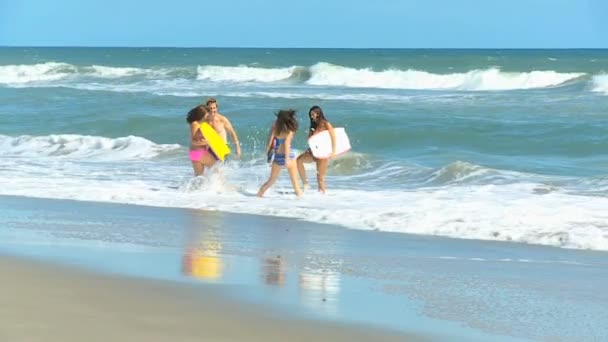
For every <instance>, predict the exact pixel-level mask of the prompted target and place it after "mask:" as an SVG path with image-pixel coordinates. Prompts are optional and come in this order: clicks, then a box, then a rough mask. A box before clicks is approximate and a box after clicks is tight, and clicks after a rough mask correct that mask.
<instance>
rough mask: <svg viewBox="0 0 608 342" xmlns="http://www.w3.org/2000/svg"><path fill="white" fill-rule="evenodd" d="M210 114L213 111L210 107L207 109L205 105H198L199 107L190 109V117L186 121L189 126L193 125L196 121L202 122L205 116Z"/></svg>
mask: <svg viewBox="0 0 608 342" xmlns="http://www.w3.org/2000/svg"><path fill="white" fill-rule="evenodd" d="M209 113H211V111H210V110H209V107H207V106H205V105H198V106H196V107H194V108H192V109H190V111H189V112H188V115H187V116H186V121H187V122H188V123H189V124H192V123H193V122H195V121H201V120H203V118H204V117H205V115H207V114H209Z"/></svg>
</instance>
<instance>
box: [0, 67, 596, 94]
mask: <svg viewBox="0 0 608 342" xmlns="http://www.w3.org/2000/svg"><path fill="white" fill-rule="evenodd" d="M585 75H586V74H585V73H580V72H570V73H562V72H557V71H553V70H533V71H527V72H505V71H501V70H500V69H499V68H489V69H475V70H470V71H468V72H463V73H447V74H437V73H431V72H428V71H424V70H413V69H407V70H400V69H387V70H381V71H378V70H373V69H371V68H362V69H356V68H350V67H346V66H341V65H334V64H330V63H325V62H319V63H316V64H314V65H312V66H297V65H293V66H290V67H282V68H272V67H267V68H264V67H254V66H247V65H241V66H217V65H199V66H196V67H195V66H192V67H172V68H171V67H166V68H135V67H114V66H103V65H91V66H75V65H72V64H67V63H55V62H47V63H41V64H32V65H4V66H0V84H7V85H15V86H29V84H30V83H34V86H35V85H36V84H42V85H46V86H67V87H70V86H74V87H76V86H78V85H80V86H81V87H85V88H86V85H87V84H88V83H90V78H96V79H101V80H103V79H108V80H116V79H123V78H124V79H127V81H126V82H131V83H133V82H135V81H137V82H140V81H141V80H142V79H144V80H148V81H150V82H151V81H156V80H160V81H159V82H158V84H156V88H155V89H156V91H158V92H162V91H163V89H162V88H163V84H162V83H163V82H169V84H171V83H172V82H175V81H176V80H180V81H184V82H185V88H184V89H179V90H178V91H171V92H170V93H172V94H182V93H187V94H192V93H193V91H194V92H195V90H196V89H198V88H200V83H201V82H199V81H207V82H218V83H232V84H240V83H261V84H279V85H280V84H290V85H303V86H308V87H311V86H312V87H345V88H369V89H411V90H454V91H496V90H519V89H542V88H549V87H557V86H561V85H564V84H568V83H570V82H575V81H578V79H580V80H581V81H586V80H588V78H587V79H585V78H583V76H585ZM83 77H84V78H83ZM133 77H136V79H132V78H133ZM130 79H132V80H131V81H129V80H130ZM58 80H65V81H64V82H59V83H57V82H56V81H58ZM51 81H55V83H52V84H51V83H50V82H51ZM137 82H135V84H136V85H137ZM592 82H593V84H594V90H595V91H600V92H604V91H606V88H607V86H606V81H605V75H596V76H594V77H593V79H592ZM129 84H130V83H126V85H125V86H128V85H129ZM103 85H104V84H103V83H102V86H103ZM113 86H116V84H115V83H109V84H107V88H110V89H108V90H111V87H113ZM136 88H137V87H136ZM148 90H149V89H144V91H148ZM153 90H154V89H153Z"/></svg>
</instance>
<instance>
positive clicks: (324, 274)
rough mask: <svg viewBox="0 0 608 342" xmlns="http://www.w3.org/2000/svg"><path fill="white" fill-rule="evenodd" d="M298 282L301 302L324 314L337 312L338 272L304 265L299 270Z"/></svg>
mask: <svg viewBox="0 0 608 342" xmlns="http://www.w3.org/2000/svg"><path fill="white" fill-rule="evenodd" d="M298 284H299V289H300V290H301V292H300V300H301V301H302V304H304V305H306V306H307V307H309V308H311V309H314V310H315V311H321V312H323V313H325V314H329V315H336V314H338V301H339V298H340V297H339V294H340V273H338V272H336V271H331V270H327V269H313V268H310V267H304V268H302V270H301V271H300V276H299V281H298Z"/></svg>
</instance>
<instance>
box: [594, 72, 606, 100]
mask: <svg viewBox="0 0 608 342" xmlns="http://www.w3.org/2000/svg"><path fill="white" fill-rule="evenodd" d="M591 83H592V86H593V91H595V92H598V93H603V94H605V95H608V74H600V75H595V76H593V78H592V80H591Z"/></svg>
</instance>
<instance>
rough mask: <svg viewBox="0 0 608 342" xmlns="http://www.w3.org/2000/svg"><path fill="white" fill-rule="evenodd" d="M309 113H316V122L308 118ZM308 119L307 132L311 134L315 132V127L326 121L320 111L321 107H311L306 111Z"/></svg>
mask: <svg viewBox="0 0 608 342" xmlns="http://www.w3.org/2000/svg"><path fill="white" fill-rule="evenodd" d="M310 112H315V113H317V115H318V117H317V121H315V120H313V119H312V118H311V117H310ZM308 117H309V118H310V128H309V132H310V133H311V134H312V133H314V132H315V131H316V130H317V127H318V126H319V124H320V123H322V122H326V121H327V119H326V118H325V114H323V109H321V107H319V106H312V107H310V109H309V110H308Z"/></svg>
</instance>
